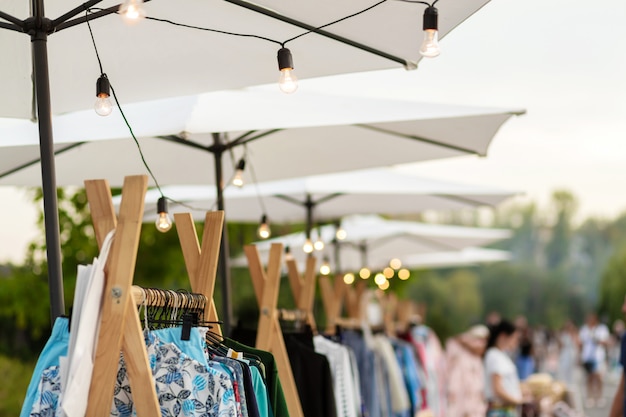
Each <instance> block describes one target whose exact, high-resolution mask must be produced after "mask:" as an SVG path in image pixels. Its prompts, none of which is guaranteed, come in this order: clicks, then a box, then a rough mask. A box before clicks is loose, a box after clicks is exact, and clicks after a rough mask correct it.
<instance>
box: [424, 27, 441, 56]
mask: <svg viewBox="0 0 626 417" xmlns="http://www.w3.org/2000/svg"><path fill="white" fill-rule="evenodd" d="M438 37H439V35H438V31H437V30H433V29H428V30H425V31H424V42H422V46H421V47H420V54H422V56H423V57H425V58H435V57H437V56H439V54H440V53H441V49H440V48H439V41H438Z"/></svg>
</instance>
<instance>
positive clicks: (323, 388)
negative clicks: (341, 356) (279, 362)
mask: <svg viewBox="0 0 626 417" xmlns="http://www.w3.org/2000/svg"><path fill="white" fill-rule="evenodd" d="M283 336H284V338H285V346H286V347H287V353H288V355H289V363H290V364H291V370H292V372H293V377H294V379H295V381H296V387H297V388H298V396H299V397H300V404H301V405H302V411H303V412H304V416H305V417H336V416H337V410H336V406H335V393H334V391H333V378H332V374H331V372H330V364H329V362H328V359H327V358H326V356H325V355H322V354H319V353H317V352H315V347H314V345H313V335H312V333H310V332H306V333H287V334H284V335H283Z"/></svg>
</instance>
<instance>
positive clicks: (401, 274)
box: [398, 268, 411, 281]
mask: <svg viewBox="0 0 626 417" xmlns="http://www.w3.org/2000/svg"><path fill="white" fill-rule="evenodd" d="M410 277H411V272H410V271H409V270H408V269H406V268H402V269H401V270H399V271H398V278H400V279H401V280H402V281H406V280H407V279H409V278H410Z"/></svg>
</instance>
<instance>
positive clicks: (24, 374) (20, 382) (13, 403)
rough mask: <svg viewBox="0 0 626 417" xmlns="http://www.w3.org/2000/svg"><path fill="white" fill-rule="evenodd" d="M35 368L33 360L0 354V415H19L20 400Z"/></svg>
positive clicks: (13, 416) (22, 398)
mask: <svg viewBox="0 0 626 417" xmlns="http://www.w3.org/2000/svg"><path fill="white" fill-rule="evenodd" d="M34 369H35V362H34V361H33V362H22V361H20V360H19V359H14V358H10V357H6V356H0V375H3V378H2V379H3V381H2V384H0V417H15V416H19V415H20V411H21V409H22V401H23V400H24V395H25V394H26V389H27V388H28V384H29V382H30V378H31V376H32V374H33V370H34Z"/></svg>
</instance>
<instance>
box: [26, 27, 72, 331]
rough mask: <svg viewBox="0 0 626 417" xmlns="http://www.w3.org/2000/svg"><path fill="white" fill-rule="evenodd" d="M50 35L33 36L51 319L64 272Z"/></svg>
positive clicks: (58, 307)
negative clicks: (56, 166)
mask: <svg viewBox="0 0 626 417" xmlns="http://www.w3.org/2000/svg"><path fill="white" fill-rule="evenodd" d="M47 38H48V36H47V34H46V33H45V32H44V31H42V30H38V31H37V33H36V34H34V35H33V36H32V42H31V43H32V52H33V67H34V75H35V94H36V101H37V118H38V120H39V150H40V155H41V178H42V188H43V206H44V224H45V229H46V252H47V256H48V285H49V290H50V313H51V318H52V322H53V323H54V320H55V319H56V318H57V317H59V316H61V315H63V314H65V301H64V298H63V275H62V272H61V241H60V238H59V214H58V203H57V192H56V191H57V186H56V171H55V166H54V148H53V140H52V109H51V104H50V79H49V78H50V77H49V73H48V49H47V48H48V46H47Z"/></svg>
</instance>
